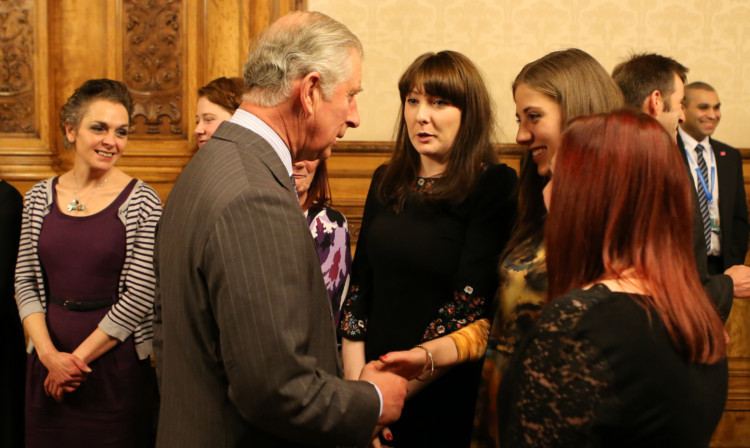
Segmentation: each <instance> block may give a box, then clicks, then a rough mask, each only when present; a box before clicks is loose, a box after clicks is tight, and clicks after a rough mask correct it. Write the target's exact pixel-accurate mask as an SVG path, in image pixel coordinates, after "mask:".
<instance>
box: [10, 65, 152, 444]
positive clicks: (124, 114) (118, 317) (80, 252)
mask: <svg viewBox="0 0 750 448" xmlns="http://www.w3.org/2000/svg"><path fill="white" fill-rule="evenodd" d="M132 111H133V102H132V100H131V98H130V94H129V93H128V89H127V87H125V85H124V84H122V83H121V82H118V81H112V80H109V79H92V80H89V81H86V82H85V83H84V84H83V85H82V86H81V87H79V88H78V89H76V91H75V92H74V93H73V95H72V96H71V97H70V98H68V101H67V102H66V103H65V105H64V106H63V108H62V112H61V114H60V127H61V129H62V133H63V142H64V144H65V146H66V147H73V148H74V151H75V159H74V163H73V168H72V169H71V170H70V171H67V172H65V173H63V174H62V175H60V176H56V177H53V178H51V179H47V180H44V181H42V182H39V183H38V184H36V185H35V186H34V187H33V188H32V189H31V190H30V191H29V192H28V193H26V200H25V205H24V212H23V224H22V230H21V243H20V248H19V253H18V262H17V264H16V300H17V304H18V310H19V312H20V316H21V319H22V321H23V326H24V329H25V330H26V333H27V334H28V336H29V338H30V339H31V342H32V343H33V346H34V351H33V352H32V353H31V354H30V355H29V357H28V364H27V366H28V367H27V373H26V446H27V447H49V446H55V447H79V446H81V445H85V446H108V447H144V446H149V445H150V444H151V443H152V439H151V437H152V435H153V428H152V427H151V426H152V422H151V420H152V412H153V399H154V396H155V391H154V388H155V378H154V372H153V368H152V367H151V361H150V359H149V355H151V353H152V343H151V342H152V339H153V330H152V322H151V321H152V319H153V302H154V283H155V279H154V272H153V248H154V232H155V230H156V224H157V222H158V221H159V217H160V216H161V201H160V199H159V196H158V195H157V194H156V192H155V191H154V190H153V189H152V188H151V187H149V186H148V185H146V184H145V183H144V182H143V181H140V180H137V179H133V178H131V177H130V176H128V175H127V174H126V173H124V172H123V171H121V170H119V169H118V168H116V167H115V163H116V162H117V160H118V159H119V158H120V157H121V156H122V154H123V151H124V150H125V145H126V143H127V141H128V132H129V129H130V125H131V116H132Z"/></svg>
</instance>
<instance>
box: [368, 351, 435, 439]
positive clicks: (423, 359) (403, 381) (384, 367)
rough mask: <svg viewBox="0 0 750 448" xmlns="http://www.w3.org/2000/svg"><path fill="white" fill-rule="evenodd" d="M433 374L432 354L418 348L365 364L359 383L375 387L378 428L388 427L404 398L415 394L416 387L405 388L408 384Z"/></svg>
mask: <svg viewBox="0 0 750 448" xmlns="http://www.w3.org/2000/svg"><path fill="white" fill-rule="evenodd" d="M434 373H435V364H434V360H433V358H432V353H430V351H429V350H427V349H426V348H424V347H421V346H417V347H414V348H413V349H411V350H405V351H399V352H390V353H388V354H386V355H383V356H381V357H380V359H379V360H377V361H371V362H369V363H368V364H366V365H365V366H364V367H363V368H362V371H361V373H360V375H359V380H360V381H369V382H370V383H372V384H374V385H376V386H377V387H378V389H380V393H381V394H382V397H383V413H382V414H381V416H380V419H379V420H378V426H383V425H388V424H390V423H393V422H395V421H396V420H398V419H399V417H400V416H401V410H402V408H403V406H404V400H405V399H406V398H407V394H410V393H413V392H415V391H416V390H418V387H409V380H413V379H419V380H422V379H424V380H427V379H428V378H429V377H431V376H432V375H433V374H434Z"/></svg>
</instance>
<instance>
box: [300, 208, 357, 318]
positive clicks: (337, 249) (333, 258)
mask: <svg viewBox="0 0 750 448" xmlns="http://www.w3.org/2000/svg"><path fill="white" fill-rule="evenodd" d="M305 219H307V225H308V227H309V228H310V233H312V237H313V240H314V241H315V249H316V250H317V252H318V258H319V259H320V269H321V270H322V271H323V280H324V281H325V284H326V289H327V290H328V297H329V298H330V299H331V310H332V311H333V320H334V323H335V324H336V326H338V324H339V316H340V314H341V301H342V299H343V295H344V291H345V290H346V287H347V286H348V283H349V272H350V270H351V267H352V249H351V242H350V237H349V226H348V225H347V223H346V218H345V217H344V215H342V214H341V213H339V212H337V211H336V210H334V209H332V208H330V207H320V206H317V205H313V206H312V207H310V208H309V209H307V210H305Z"/></svg>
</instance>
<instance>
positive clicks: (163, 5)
mask: <svg viewBox="0 0 750 448" xmlns="http://www.w3.org/2000/svg"><path fill="white" fill-rule="evenodd" d="M201 12H202V3H200V2H196V1H189V0H119V1H118V2H117V9H116V11H115V13H114V14H113V15H114V16H115V17H117V23H116V30H117V36H118V37H117V38H118V41H119V42H121V45H120V46H119V47H118V49H119V51H118V52H119V53H120V54H121V56H120V57H121V62H118V64H117V67H116V69H117V76H116V79H121V80H122V81H123V82H125V84H126V85H127V86H128V88H129V89H130V92H131V95H132V96H133V101H134V109H135V111H134V115H135V116H134V126H133V127H132V128H131V132H132V133H131V136H130V138H129V140H128V146H127V149H126V150H125V154H124V156H123V157H122V158H121V159H120V161H119V162H118V166H119V167H120V168H122V169H123V170H124V171H126V172H127V173H128V174H130V175H131V176H134V177H138V178H140V179H143V180H145V181H146V182H148V183H149V184H150V185H151V186H153V187H154V188H155V189H156V191H157V192H158V193H159V195H160V196H161V198H162V199H166V197H167V195H168V193H169V190H171V187H172V185H174V182H175V180H176V179H177V176H179V174H180V172H181V171H182V168H183V167H184V165H185V164H186V163H187V162H188V161H189V160H190V157H191V156H192V154H193V148H194V147H195V146H194V143H193V138H192V136H193V132H192V131H193V116H194V115H195V103H196V101H197V98H196V96H197V93H196V92H197V89H198V85H197V82H198V78H197V73H198V72H199V71H200V70H201V68H200V65H199V64H198V59H199V57H200V56H199V55H198V51H199V50H200V49H201V45H202V43H203V37H202V36H203V33H204V30H203V26H204V24H205V23H204V21H203V20H202V16H201Z"/></svg>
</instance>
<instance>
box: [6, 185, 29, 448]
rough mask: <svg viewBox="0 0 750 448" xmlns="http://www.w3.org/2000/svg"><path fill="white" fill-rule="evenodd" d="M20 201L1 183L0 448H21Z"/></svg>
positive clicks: (23, 360)
mask: <svg viewBox="0 0 750 448" xmlns="http://www.w3.org/2000/svg"><path fill="white" fill-rule="evenodd" d="M22 212H23V198H22V197H21V194H20V193H19V192H18V191H17V190H16V189H15V188H13V187H12V186H11V185H10V184H8V183H7V182H5V181H2V180H0V302H2V307H0V313H2V316H3V321H2V325H0V327H2V336H1V337H2V341H3V353H5V356H6V358H5V363H6V364H5V367H3V368H2V369H0V372H2V373H0V384H2V388H0V390H2V392H1V393H0V446H3V447H8V448H16V447H22V446H23V445H24V443H23V432H24V429H23V420H24V418H23V402H24V394H23V391H24V381H25V380H24V377H25V374H26V373H25V372H26V350H25V348H24V345H25V340H24V336H23V327H22V326H21V319H20V317H19V315H18V308H17V307H16V301H15V299H14V298H13V277H14V271H15V267H16V257H17V256H18V241H19V238H20V236H21V213H22Z"/></svg>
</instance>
